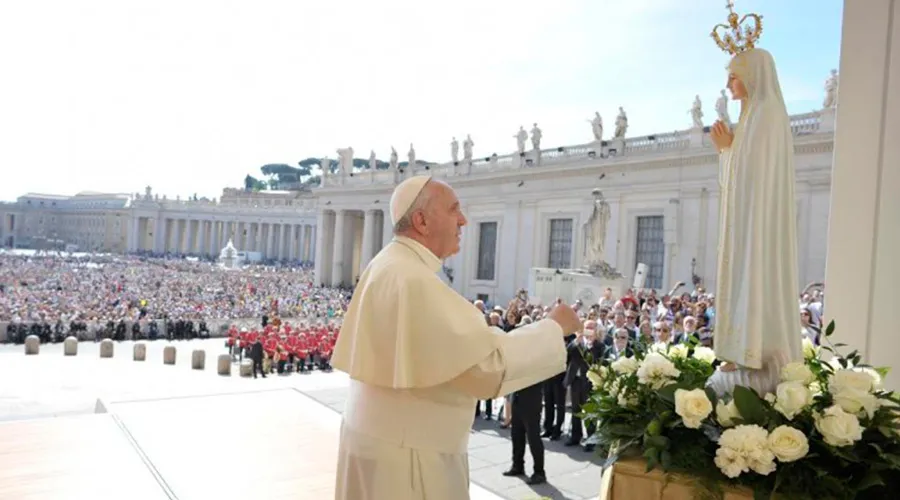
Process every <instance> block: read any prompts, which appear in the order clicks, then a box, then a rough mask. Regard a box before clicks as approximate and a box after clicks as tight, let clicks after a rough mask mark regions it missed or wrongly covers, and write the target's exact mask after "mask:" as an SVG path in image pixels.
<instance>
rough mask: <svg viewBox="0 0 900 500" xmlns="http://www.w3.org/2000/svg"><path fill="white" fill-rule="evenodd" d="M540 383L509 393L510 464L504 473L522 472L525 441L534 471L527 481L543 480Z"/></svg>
mask: <svg viewBox="0 0 900 500" xmlns="http://www.w3.org/2000/svg"><path fill="white" fill-rule="evenodd" d="M541 386H542V383H540V382H539V383H537V384H534V385H532V386H529V387H526V388H524V389H522V390H520V391H516V392H514V393H513V402H512V446H513V449H512V467H510V469H509V470H507V471H506V472H504V473H503V475H504V476H524V475H525V443H528V447H529V448H530V449H531V459H532V460H533V461H534V473H533V474H532V475H531V477H529V478H528V479H527V483H528V484H541V483H545V482H547V474H546V473H545V472H544V443H543V441H541V434H540V427H541V397H542V392H541Z"/></svg>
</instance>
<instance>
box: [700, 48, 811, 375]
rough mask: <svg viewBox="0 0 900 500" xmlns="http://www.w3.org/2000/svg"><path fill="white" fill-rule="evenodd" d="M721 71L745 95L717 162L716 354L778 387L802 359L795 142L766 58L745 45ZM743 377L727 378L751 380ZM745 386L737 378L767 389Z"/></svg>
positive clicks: (766, 54) (771, 61)
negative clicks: (784, 372)
mask: <svg viewBox="0 0 900 500" xmlns="http://www.w3.org/2000/svg"><path fill="white" fill-rule="evenodd" d="M728 69H729V71H730V72H731V73H734V74H735V75H736V76H737V77H738V78H739V79H740V80H741V81H742V83H743V84H744V87H745V88H746V90H747V97H746V99H745V100H744V102H743V107H742V110H741V117H740V120H739V122H738V124H737V128H736V129H735V131H734V142H733V143H732V146H731V149H730V150H728V151H725V152H724V153H723V154H722V157H721V168H720V177H719V182H720V187H721V195H720V196H721V198H720V199H721V204H722V205H721V207H720V208H721V211H720V220H719V262H718V286H717V295H716V331H715V350H716V354H717V355H718V357H719V358H720V359H723V360H725V361H730V362H733V363H735V364H737V365H740V366H741V367H747V368H752V369H761V368H765V370H764V372H765V373H762V374H757V376H758V375H762V376H763V377H764V378H770V377H768V376H767V374H768V375H769V376H771V377H774V378H775V379H776V380H775V383H777V377H778V375H779V371H780V368H781V366H783V365H784V364H786V363H788V362H790V361H795V360H800V359H802V348H801V338H800V337H801V336H800V333H799V332H800V330H799V329H800V315H799V309H798V307H797V294H798V293H799V285H798V281H799V277H798V274H799V272H798V264H797V228H796V224H797V219H796V205H795V201H794V199H795V198H794V189H795V187H794V142H793V136H792V134H791V126H790V119H789V117H788V114H787V109H786V108H785V105H784V98H783V97H782V94H781V87H780V86H779V84H778V75H777V73H776V70H775V61H774V59H773V58H772V55H771V54H770V53H769V52H767V51H765V50H762V49H758V48H752V49H749V50H746V51H744V52H740V53H738V54H737V55H735V56H734V58H733V59H732V60H731V63H730V64H729V67H728ZM742 372H743V370H741V371H738V372H734V374H733V375H734V376H735V377H736V378H739V379H743V378H745V377H748V376H751V377H752V375H751V374H750V373H746V372H745V373H742ZM749 382H750V381H749V380H740V381H737V383H738V384H740V385H750V386H751V387H754V388H757V389H759V388H761V387H762V386H770V384H771V381H765V382H764V383H763V384H762V386H760V385H759V384H757V383H749ZM760 382H762V381H760Z"/></svg>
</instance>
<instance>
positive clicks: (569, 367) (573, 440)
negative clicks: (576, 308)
mask: <svg viewBox="0 0 900 500" xmlns="http://www.w3.org/2000/svg"><path fill="white" fill-rule="evenodd" d="M566 349H567V353H566V373H565V377H564V378H563V385H564V386H565V387H569V388H571V391H572V430H571V431H570V433H569V439H568V440H567V441H566V442H565V443H564V444H565V446H575V445H577V444H579V443H581V440H582V438H584V437H590V436H591V435H592V434H593V433H594V427H595V425H594V423H593V422H592V423H589V424H588V425H587V435H586V436H585V434H584V433H583V429H582V423H581V417H579V416H578V414H579V413H581V407H582V405H584V403H586V402H587V400H588V397H589V396H590V393H591V381H590V380H589V379H588V376H587V374H588V371H589V370H590V365H589V364H588V363H589V362H590V363H596V362H599V361H600V360H602V359H603V358H604V357H606V345H604V344H603V342H598V341H597V322H596V321H593V320H590V321H586V322H585V323H584V333H583V334H582V333H581V332H579V333H578V334H577V335H576V336H575V340H573V341H572V342H570V343H569V345H568V346H567V348H566ZM584 450H585V451H588V452H590V451H593V450H594V445H593V444H586V445H584Z"/></svg>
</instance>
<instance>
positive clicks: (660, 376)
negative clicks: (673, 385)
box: [637, 352, 681, 389]
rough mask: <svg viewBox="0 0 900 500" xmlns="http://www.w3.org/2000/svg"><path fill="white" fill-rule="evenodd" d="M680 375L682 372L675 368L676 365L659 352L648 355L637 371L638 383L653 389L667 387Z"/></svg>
mask: <svg viewBox="0 0 900 500" xmlns="http://www.w3.org/2000/svg"><path fill="white" fill-rule="evenodd" d="M679 375H681V371H680V370H678V369H677V368H675V364H674V363H672V362H671V361H669V360H668V359H666V357H665V356H663V355H662V354H659V353H657V352H653V353H650V354H648V355H647V357H646V358H644V361H643V362H642V363H641V366H640V368H638V371H637V376H638V381H639V382H640V383H642V384H644V385H649V386H650V387H651V388H653V389H661V388H663V387H665V386H666V385H668V384H669V382H671V381H672V380H673V379H676V378H678V376H679Z"/></svg>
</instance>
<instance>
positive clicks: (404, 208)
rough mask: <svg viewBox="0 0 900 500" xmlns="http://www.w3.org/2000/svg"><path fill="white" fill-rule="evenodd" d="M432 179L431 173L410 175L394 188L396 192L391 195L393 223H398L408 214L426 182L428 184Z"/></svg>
mask: <svg viewBox="0 0 900 500" xmlns="http://www.w3.org/2000/svg"><path fill="white" fill-rule="evenodd" d="M430 180H431V176H430V175H417V176H415V177H410V178H409V179H406V180H405V181H403V182H401V183H400V184H399V185H397V187H396V188H395V189H394V194H392V195H391V223H392V224H394V225H397V222H398V221H399V220H400V219H402V218H403V216H404V215H406V212H408V211H409V209H410V207H412V206H413V203H415V202H416V198H417V197H418V196H419V193H421V192H422V189H424V188H425V184H428V181H430Z"/></svg>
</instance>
